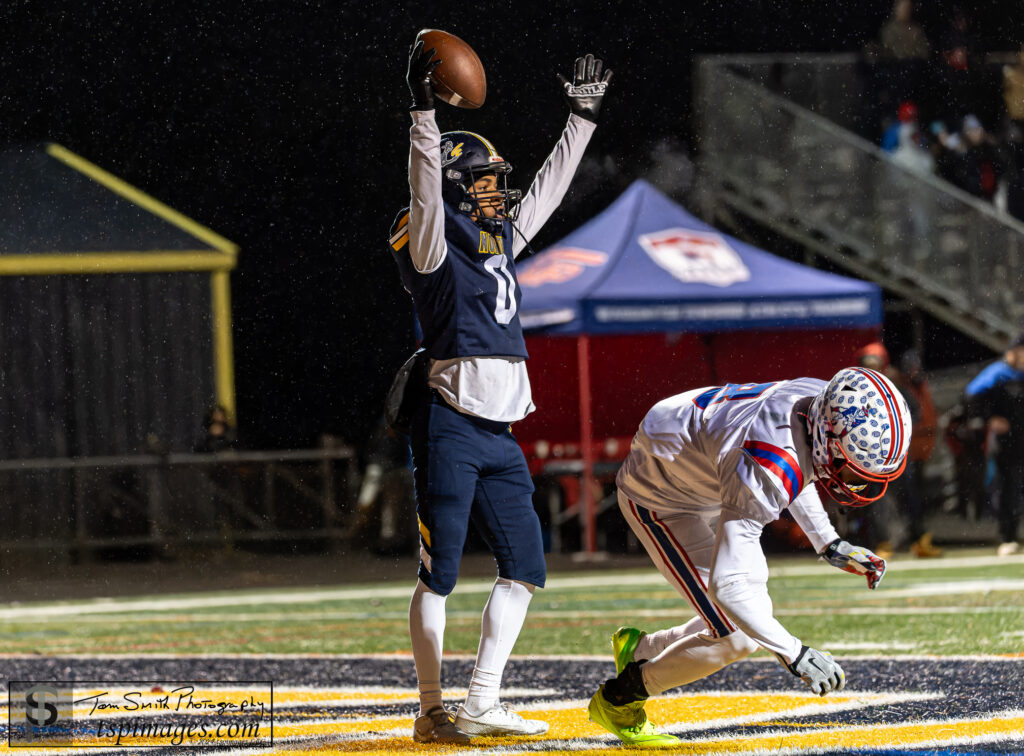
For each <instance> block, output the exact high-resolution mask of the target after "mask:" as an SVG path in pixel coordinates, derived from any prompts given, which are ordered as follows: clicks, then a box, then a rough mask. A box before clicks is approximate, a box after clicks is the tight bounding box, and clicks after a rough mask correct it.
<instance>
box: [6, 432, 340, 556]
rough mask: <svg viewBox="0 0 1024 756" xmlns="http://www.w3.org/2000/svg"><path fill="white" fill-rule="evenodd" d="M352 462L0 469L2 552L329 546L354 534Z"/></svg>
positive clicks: (267, 455)
mask: <svg viewBox="0 0 1024 756" xmlns="http://www.w3.org/2000/svg"><path fill="white" fill-rule="evenodd" d="M355 463H356V455H355V450H354V449H352V448H351V447H348V446H344V445H328V446H325V447H324V448H320V449H293V450H282V451H224V452H217V453H213V454H142V455H131V456H122V457H115V456H112V457H80V458H63V459H23V460H0V515H2V521H3V522H4V532H3V533H0V551H2V552H3V553H13V552H21V551H26V552H32V551H47V552H50V553H52V554H54V555H61V554H63V555H72V554H73V555H75V557H76V558H79V559H80V558H88V557H90V556H91V555H95V554H97V553H98V552H101V551H103V550H107V551H109V550H123V549H135V550H138V549H147V550H148V551H149V552H151V553H152V554H153V555H159V554H160V553H162V552H165V551H166V550H168V549H170V550H175V549H179V550H180V549H183V548H191V547H205V548H210V547H216V548H230V547H231V546H232V545H233V544H236V543H239V544H240V543H245V542H256V541H261V542H270V541H278V542H303V541H306V542H308V541H311V540H316V541H321V542H323V543H325V544H328V545H329V544H330V543H332V542H337V541H341V540H344V539H345V538H346V537H347V535H348V531H349V529H348V527H347V522H346V521H347V520H349V519H350V514H351V511H350V507H349V504H350V502H351V501H352V499H353V496H352V493H353V488H354V485H356V483H357V470H356V468H355ZM57 558H59V556H58V557H57Z"/></svg>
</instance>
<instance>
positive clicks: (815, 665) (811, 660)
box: [779, 646, 846, 696]
mask: <svg viewBox="0 0 1024 756" xmlns="http://www.w3.org/2000/svg"><path fill="white" fill-rule="evenodd" d="M779 658H780V660H782V662H783V664H785V666H786V669H788V670H789V671H790V672H792V673H793V674H794V675H796V676H797V677H799V678H800V679H801V680H803V681H804V684H805V685H807V687H808V688H810V689H811V690H813V691H814V692H815V693H817V694H818V695H819V696H823V695H825V694H826V693H828V692H829V691H832V690H836V691H839V690H842V689H843V687H844V686H845V685H846V673H845V672H843V668H842V667H840V666H839V664H838V663H837V662H836V660H835V659H833V658H832V654H830V653H829V652H828V651H816V650H815V649H813V648H811V647H809V646H801V647H800V655H799V656H797V657H796V659H795V660H794V661H793V663H792V664H786V662H785V660H784V659H782V658H781V657H779Z"/></svg>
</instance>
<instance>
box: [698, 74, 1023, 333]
mask: <svg viewBox="0 0 1024 756" xmlns="http://www.w3.org/2000/svg"><path fill="white" fill-rule="evenodd" d="M790 58H792V59H790ZM780 67H781V68H780ZM844 77H845V78H846V80H847V82H846V85H845V86H846V88H845V89H844V88H843V87H842V86H839V83H840V82H841V81H842V80H843V79H844ZM780 82H782V83H781V84H780ZM794 82H795V83H794ZM800 82H805V83H806V86H801V85H800ZM696 83H697V106H698V118H699V123H698V133H699V137H700V149H701V166H702V170H703V173H704V177H705V179H706V180H707V181H709V182H710V183H711V185H712V187H713V194H714V197H715V200H716V201H718V200H724V201H725V202H726V203H728V204H732V205H734V206H735V207H736V208H737V209H739V210H741V211H743V212H746V213H748V214H750V215H752V216H754V217H755V218H757V219H758V220H759V221H760V222H764V223H766V224H767V225H768V226H769V227H771V228H773V229H774V230H776V231H779V232H782V233H786V234H787V235H788V236H790V238H795V239H797V240H798V241H802V242H805V243H806V244H807V246H808V247H813V248H814V250H815V251H816V252H817V253H819V254H824V255H827V256H829V257H831V258H832V259H833V260H835V261H836V262H838V263H840V264H841V265H843V266H845V267H846V268H848V269H850V270H851V271H852V272H854V273H856V274H858V275H860V276H861V277H863V278H868V279H871V280H874V281H876V282H878V283H880V284H882V285H884V286H886V287H887V288H889V289H890V290H892V291H895V292H896V293H898V294H900V295H901V296H904V297H905V298H907V299H909V300H911V301H915V302H916V303H918V304H920V305H922V306H923V307H925V308H926V309H929V310H930V311H932V312H933V313H934V314H936V315H938V316H940V317H942V318H944V319H946V320H947V321H949V322H952V323H953V324H954V325H957V327H959V328H961V330H963V331H965V332H966V333H968V334H969V335H971V336H973V337H974V338H976V339H978V340H979V341H981V342H983V343H985V344H987V345H989V346H990V347H992V348H993V349H997V350H998V349H1001V348H1003V347H1004V346H1005V344H1006V340H1007V339H1008V338H1009V337H1010V336H1011V335H1013V334H1015V333H1016V332H1017V331H1018V330H1019V322H1020V318H1021V315H1022V314H1024V306H1022V304H1024V298H1021V297H1020V296H1019V291H1020V289H1021V282H1022V273H1024V224H1022V223H1020V222H1019V221H1017V220H1016V219H1014V218H1012V217H1011V216H1009V215H1007V214H1006V213H1004V212H1002V211H1000V210H998V209H997V208H996V207H994V206H993V205H992V204H990V203H988V202H985V201H983V200H980V199H978V198H976V197H973V196H971V195H970V194H968V193H966V192H963V191H961V190H959V189H957V188H956V187H954V186H953V185H952V184H949V183H948V182H946V181H943V180H942V179H940V178H938V177H937V176H935V175H932V174H928V173H915V172H912V171H910V170H908V169H906V168H903V167H901V166H900V165H898V164H896V163H894V162H893V161H892V159H891V157H890V156H889V155H888V154H886V153H885V152H883V151H882V150H881V149H880V148H879V147H877V146H876V145H874V144H872V143H871V142H869V141H867V140H866V139H863V138H861V137H860V136H858V135H857V134H855V133H854V132H852V131H850V130H849V129H847V128H843V126H841V125H839V124H838V123H837V122H836V121H840V122H841V121H843V120H844V119H845V120H846V121H847V122H848V123H851V124H852V123H853V122H854V121H855V120H856V113H855V111H856V108H857V102H858V101H859V98H860V97H861V93H860V91H859V85H858V79H857V77H856V75H855V71H854V57H853V56H823V58H822V59H820V60H817V61H816V60H815V59H813V58H811V59H803V60H801V59H799V58H796V57H792V56H787V60H782V61H780V60H778V59H776V58H772V59H770V60H767V59H761V60H758V59H756V58H755V57H753V56H745V57H740V58H733V57H731V56H715V57H706V58H703V59H701V60H700V61H699V62H698V66H697V82H696ZM773 90H778V91H773ZM779 92H782V93H784V94H780V93H779ZM792 92H800V96H799V97H794V98H792V99H791V98H790V96H789V95H790V94H791V93H792ZM796 100H800V101H802V102H803V103H804V104H806V105H808V106H811V107H814V108H815V110H818V111H819V112H825V113H830V114H831V115H832V116H833V117H830V118H826V117H824V116H822V115H819V114H818V113H816V112H812V111H811V110H809V109H807V108H806V107H803V106H802V105H801V104H798V102H797V101H796ZM833 118H834V119H835V120H833Z"/></svg>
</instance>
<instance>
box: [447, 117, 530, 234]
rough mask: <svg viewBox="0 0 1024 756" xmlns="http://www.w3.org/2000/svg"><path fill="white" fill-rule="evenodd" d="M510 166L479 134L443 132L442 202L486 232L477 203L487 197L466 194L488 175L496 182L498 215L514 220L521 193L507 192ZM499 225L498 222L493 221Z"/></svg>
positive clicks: (517, 191)
mask: <svg viewBox="0 0 1024 756" xmlns="http://www.w3.org/2000/svg"><path fill="white" fill-rule="evenodd" d="M511 172H512V166H511V165H510V164H509V163H508V162H507V161H506V160H505V159H504V158H503V157H501V156H500V155H499V154H498V151H497V150H496V149H494V145H493V144H491V143H490V142H489V141H487V140H486V139H484V138H483V137H482V136H480V135H479V134H474V133H473V132H471V131H446V132H445V133H444V134H442V135H441V176H442V179H443V181H442V182H441V188H442V195H443V196H444V199H445V200H446V201H447V202H448V203H449V204H451V205H453V206H454V207H455V208H457V209H458V210H459V211H460V212H463V213H465V214H467V215H470V216H472V215H473V214H474V213H475V214H476V218H474V220H475V221H476V222H477V223H478V224H480V225H481V226H484V227H485V230H492V229H487V228H486V227H487V226H488V225H493V224H494V222H493V221H492V222H491V223H488V222H487V221H488V219H486V218H484V217H483V214H482V213H481V212H478V211H479V210H480V205H479V202H478V200H479V199H481V198H485V197H487V195H480V196H479V197H478V196H475V195H473V194H471V193H470V191H469V190H470V188H471V187H472V186H473V184H474V182H476V181H478V180H479V179H480V178H481V177H483V176H486V175H488V174H494V175H495V176H496V177H497V179H498V188H497V190H496V191H495V193H496V194H498V195H499V196H500V198H501V209H500V211H499V216H501V217H502V218H514V217H515V213H516V210H517V209H518V206H519V201H520V200H521V199H522V196H523V193H522V192H520V191H519V190H517V189H509V188H508V182H507V176H508V174H509V173H511ZM497 225H498V226H500V221H498V222H497Z"/></svg>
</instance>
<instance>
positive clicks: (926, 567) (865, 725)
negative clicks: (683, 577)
mask: <svg viewBox="0 0 1024 756" xmlns="http://www.w3.org/2000/svg"><path fill="white" fill-rule="evenodd" d="M989 554H990V552H985V553H982V552H977V551H975V552H966V551H965V552H953V553H950V554H949V555H948V556H947V557H944V558H942V559H938V560H930V561H922V560H896V561H894V562H893V563H892V565H891V568H890V571H889V573H888V574H887V575H886V577H885V580H884V581H883V582H882V584H881V586H880V587H879V589H878V590H876V591H868V590H867V588H866V586H865V584H864V580H863V578H860V577H856V576H853V575H848V574H846V573H843V572H840V571H838V570H835V569H833V568H831V567H829V566H827V565H825V564H823V563H821V562H817V561H815V560H814V559H813V558H807V557H803V558H788V559H775V560H771V567H772V579H771V583H770V586H769V588H770V591H771V593H772V597H773V599H774V602H775V607H776V614H777V616H778V617H779V619H780V620H781V621H782V622H783V623H784V624H785V625H786V626H787V627H788V628H789V629H790V630H791V631H792V632H793V633H794V634H796V635H797V636H799V637H800V638H801V639H802V640H803V641H804V642H805V643H807V644H808V645H812V646H815V647H818V648H822V649H827V650H831V651H832V652H833V653H834V654H835V655H836V656H837V657H838V658H839V659H840V660H841V662H842V663H843V666H844V668H845V669H846V670H847V677H848V686H847V689H846V690H844V691H842V692H841V693H839V694H837V695H836V694H834V695H829V696H826V697H824V698H818V697H816V696H812V695H809V694H808V693H806V692H805V688H804V686H803V685H802V684H801V683H800V682H799V681H798V680H796V679H795V678H793V677H792V676H790V675H789V674H788V673H787V672H785V671H784V670H783V669H782V668H781V666H780V665H779V664H778V663H777V662H776V661H775V660H774V658H772V657H769V656H768V655H766V654H764V653H763V652H762V653H759V654H757V655H755V656H754V657H752V658H751V659H750V660H748V661H743V662H740V663H738V664H735V665H732V666H731V667H729V668H727V669H725V670H723V671H721V672H719V673H718V674H716V675H714V676H712V677H710V678H708V679H706V680H703V681H700V682H699V683H696V684H694V685H691V686H688V687H687V688H685V689H678V690H675V691H672V695H666V696H658V697H655V698H654V699H652V700H651V701H650V702H649V704H648V711H649V712H650V716H651V718H652V720H654V721H655V722H656V723H657V724H658V725H659V726H660V727H661V729H663V730H665V731H668V732H672V733H673V734H675V735H677V736H679V737H680V738H682V743H681V744H680V746H679V747H678V748H677V749H675V750H678V751H679V752H681V753H692V754H712V753H730V754H732V753H880V752H886V753H922V754H923V753H1020V752H1024V621H1022V620H1024V557H1011V558H1002V559H1000V558H996V557H994V556H990V555H989ZM490 583H491V581H490V580H488V579H480V578H465V579H463V580H462V581H460V583H459V586H458V588H457V589H456V592H455V593H454V594H453V595H452V597H451V598H450V599H449V615H448V628H447V634H446V652H447V653H448V656H447V657H446V663H445V670H444V679H443V683H444V686H445V691H446V696H448V697H449V699H450V701H452V702H456V701H458V700H459V698H460V696H462V695H464V692H465V691H464V686H465V685H466V683H467V682H468V678H469V673H470V670H471V668H472V654H473V653H474V651H475V646H476V642H477V640H478V635H479V622H480V611H481V609H482V607H483V603H484V601H485V600H486V595H487V591H488V590H489V588H490ZM410 589H411V585H410V584H409V582H408V581H389V582H385V583H378V584H363V585H338V586H319V587H309V588H289V589H280V588H278V589H273V590H251V591H241V592H224V593H194V594H180V595H168V594H163V595H158V596H146V597H142V596H140V597H132V598H125V599H117V600H110V599H107V600H90V601H65V602H55V603H22V604H17V605H7V606H4V607H2V609H0V638H2V639H3V647H4V650H5V654H6V657H4V658H0V664H2V665H3V667H4V674H3V677H4V679H5V680H7V681H16V680H36V681H38V680H63V681H69V680H77V681H109V682H110V683H111V685H108V686H106V687H111V690H112V691H114V687H113V681H122V683H123V684H129V683H130V682H133V681H135V682H139V683H146V684H147V685H146V687H145V690H146V691H148V690H150V689H152V690H155V691H164V690H169V689H170V688H169V687H168V684H167V681H178V682H182V681H188V682H189V684H190V685H192V686H194V687H195V688H196V689H197V690H198V691H200V692H202V694H203V695H205V696H207V698H209V699H214V698H217V697H218V696H220V697H223V696H226V695H228V694H227V693H226V692H225V691H229V690H230V691H233V692H232V693H231V695H236V694H240V693H241V692H243V691H244V689H245V685H246V684H249V683H242V682H238V681H258V682H260V684H263V685H264V686H267V685H269V684H271V683H272V685H273V691H272V693H273V736H274V744H273V747H272V748H271V747H269V745H268V743H266V742H261V743H258V744H239V743H234V744H233V747H232V749H231V752H232V753H268V752H273V753H306V752H319V751H342V752H346V751H352V752H362V753H403V752H420V753H432V752H439V751H440V750H441V749H440V747H438V746H416V745H414V744H413V743H412V741H411V739H410V738H409V733H410V732H411V726H412V717H413V715H414V712H415V701H416V693H415V690H416V686H415V676H414V674H413V668H412V661H411V657H410V656H409V654H408V633H407V629H406V624H407V615H406V610H407V606H408V600H409V593H410ZM690 616H692V612H690V611H689V609H688V607H687V606H686V605H684V603H683V602H682V600H681V599H680V598H679V597H678V596H677V595H676V594H675V593H674V592H673V591H672V590H671V589H670V588H669V587H668V586H667V584H665V583H664V582H663V580H662V578H661V577H660V575H658V574H657V573H656V572H655V571H654V570H653V568H648V569H635V570H626V571H615V572H612V571H606V570H601V569H589V570H587V571H581V572H574V573H559V574H553V575H551V576H550V580H549V585H548V587H547V588H546V589H545V590H543V591H539V592H538V593H537V595H536V597H535V598H534V601H533V605H532V607H531V612H530V616H529V617H528V618H527V622H526V626H525V628H524V630H523V633H522V635H521V636H520V639H519V642H518V644H517V646H516V649H515V657H514V658H513V660H512V662H511V663H510V665H509V668H508V670H507V673H506V677H505V683H506V691H505V699H506V700H508V701H509V702H510V703H512V704H513V705H514V706H515V707H516V708H518V709H520V710H524V711H525V710H529V711H530V712H532V713H531V716H534V717H539V718H542V719H545V720H547V721H548V722H550V724H551V730H550V731H549V733H548V734H547V735H544V736H538V737H534V738H528V739H519V740H515V741H512V740H489V739H481V740H479V742H474V744H473V745H471V746H463V747H451V748H450V749H449V750H451V751H453V752H456V751H457V752H463V753H526V752H541V753H561V752H572V753H615V752H619V751H621V750H622V749H620V748H619V745H618V741H617V740H615V739H613V738H612V737H611V736H610V735H608V734H607V733H605V732H604V731H603V730H601V729H600V728H598V727H597V726H595V725H593V724H591V723H589V722H588V721H587V717H586V703H587V700H588V699H589V697H590V696H591V694H592V693H593V692H594V690H595V689H596V687H597V685H598V684H599V683H600V682H602V681H603V680H604V679H605V678H606V677H608V676H610V675H611V674H612V671H613V666H612V662H611V656H610V653H609V636H610V635H611V633H612V632H613V631H614V630H615V628H617V627H618V626H620V625H622V624H632V625H636V626H638V627H641V628H645V629H657V628H661V627H667V626H669V625H674V624H678V623H680V622H682V621H684V620H686V619H688V618H689V617H690ZM232 681H236V682H235V683H234V684H231V683H232ZM119 684H121V683H119ZM98 685H99V683H98V682H97V683H96V684H94V685H93V687H97V686H98ZM251 685H253V686H255V687H256V688H259V686H258V685H257V684H256V683H251ZM83 686H84V683H83ZM161 686H162V687H161ZM78 687H79V686H77V685H76V695H78V693H77V691H78ZM90 689H91V688H90ZM260 690H262V688H260ZM114 692H116V691H114ZM111 695H113V692H112V693H111ZM154 695H156V694H154ZM197 695H199V693H197ZM5 697H6V693H5ZM13 698H14V697H13V696H12V700H10V701H9V702H10V703H11V705H12V710H13V711H15V714H14V719H12V720H11V721H18V720H17V717H18V716H19V715H20V712H19V711H18V709H17V706H18V705H19V703H20V702H19V701H16V700H13ZM3 703H8V701H4V702H3ZM20 705H22V706H24V704H20ZM7 708H8V707H7V706H4V707H3V710H4V711H5V712H6V711H7ZM75 713H76V715H77V714H78V713H79V710H78V708H76V709H75ZM119 715H120V716H121V717H127V715H128V712H123V711H122V712H119ZM5 716H6V715H5ZM145 716H146V717H149V721H153V722H163V721H168V722H169V721H172V720H173V717H172V715H170V714H166V713H164V712H160V711H157V710H152V711H147V712H146V713H145ZM76 721H77V720H76ZM269 724H270V723H269V721H267V720H264V721H263V730H262V733H261V735H262V736H264V737H268V728H269ZM83 726H84V725H83ZM2 742H3V745H2V746H0V750H3V749H6V748H7V747H8V745H7V737H3V738H2ZM213 742H221V741H213ZM223 743H224V744H225V745H227V744H230V743H231V741H229V740H225V741H223ZM90 744H91V745H93V746H100V748H99V749H97V748H96V747H92V748H90V749H89V750H88V751H87V752H89V753H103V752H105V751H106V748H104V747H103V745H104V742H99V741H93V742H91V743H90ZM207 744H209V743H207ZM138 745H146V746H150V747H147V748H146V749H145V753H148V754H162V753H165V752H166V753H168V754H170V753H182V752H183V751H182V748H184V746H179V747H178V748H173V747H171V746H168V745H166V741H162V740H160V739H159V738H150V739H148V740H147V739H146V738H143V739H142V740H141V741H139V742H138ZM197 750H199V748H198V747H196V748H195V749H192V750H190V749H189V748H185V751H186V752H194V751H197ZM11 751H12V753H30V752H37V751H38V752H40V753H59V752H62V751H64V752H68V753H75V752H77V753H82V752H83V751H81V750H77V749H46V750H43V749H33V748H27V749H26V748H11ZM111 752H118V753H124V752H125V750H124V748H123V747H122V748H121V749H117V750H115V749H111ZM218 752H223V751H218ZM623 752H625V751H623ZM632 752H633V753H635V752H636V751H632Z"/></svg>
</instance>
